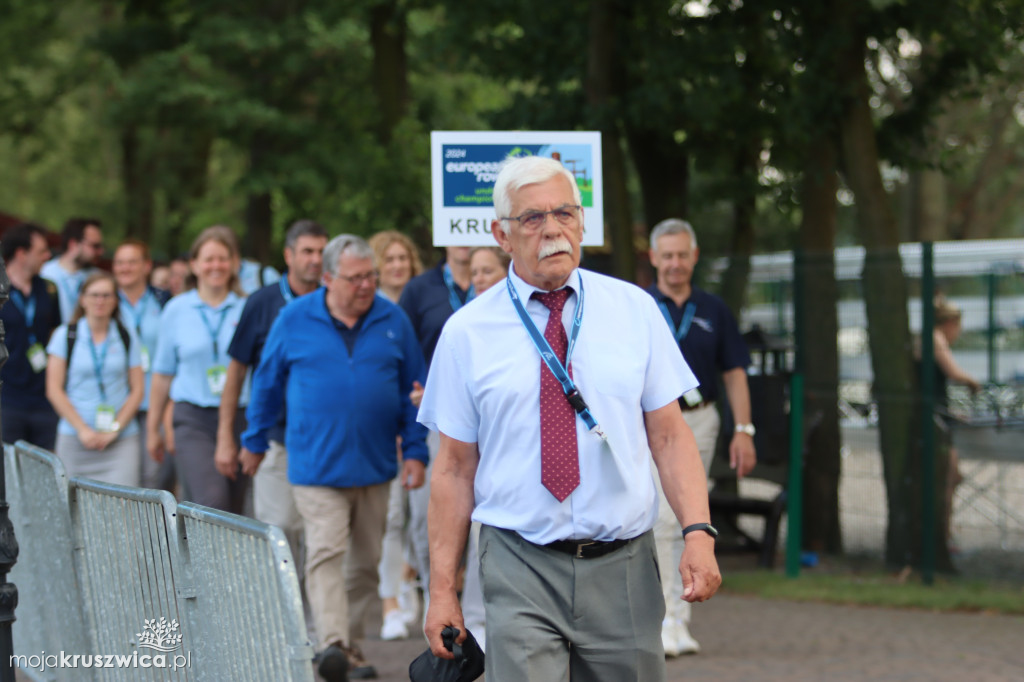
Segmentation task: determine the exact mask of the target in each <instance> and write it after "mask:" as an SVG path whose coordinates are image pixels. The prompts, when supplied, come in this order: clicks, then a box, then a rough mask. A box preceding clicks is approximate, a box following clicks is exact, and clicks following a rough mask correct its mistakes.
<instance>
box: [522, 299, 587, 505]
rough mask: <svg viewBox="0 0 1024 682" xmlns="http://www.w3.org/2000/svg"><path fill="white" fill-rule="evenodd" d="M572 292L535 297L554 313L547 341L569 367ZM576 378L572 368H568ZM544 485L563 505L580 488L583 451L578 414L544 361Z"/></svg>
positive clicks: (545, 330)
mask: <svg viewBox="0 0 1024 682" xmlns="http://www.w3.org/2000/svg"><path fill="white" fill-rule="evenodd" d="M570 293H571V290H570V289H569V288H568V287H566V288H565V289H559V290H558V291H549V292H546V293H540V292H534V294H533V297H534V298H536V299H537V300H538V301H540V302H541V303H543V304H544V305H545V306H547V308H548V309H549V310H550V311H551V315H550V317H548V325H547V327H545V328H544V338H545V339H547V342H548V343H549V344H551V350H553V351H554V352H555V355H556V356H557V357H558V359H559V361H561V362H562V363H563V364H565V353H566V349H567V348H568V346H569V340H568V339H567V338H566V336H565V327H564V326H563V325H562V308H564V307H565V302H566V301H567V300H568V299H569V294H570ZM568 372H569V376H572V368H571V367H570V368H568ZM540 482H541V483H543V484H544V487H545V488H547V489H548V490H550V491H551V494H552V495H554V496H555V497H556V498H557V499H558V501H559V502H562V501H564V500H565V498H567V497H569V493H571V492H572V491H573V490H575V489H576V487H577V486H578V485H579V484H580V462H579V448H578V446H577V444H576V410H574V409H573V408H572V405H570V404H569V401H568V400H566V399H565V391H563V390H562V385H561V384H560V383H558V379H556V378H555V375H554V374H552V373H551V370H550V369H548V366H547V365H546V364H545V363H544V360H543V359H542V360H541V361H540Z"/></svg>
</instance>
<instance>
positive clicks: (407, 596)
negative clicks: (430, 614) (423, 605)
mask: <svg viewBox="0 0 1024 682" xmlns="http://www.w3.org/2000/svg"><path fill="white" fill-rule="evenodd" d="M420 601H421V600H420V584H419V581H418V580H403V581H402V584H401V585H400V586H399V587H398V612H399V613H401V614H402V618H403V619H404V620H405V625H406V627H411V626H413V625H416V624H417V623H419V622H420Z"/></svg>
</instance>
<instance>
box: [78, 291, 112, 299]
mask: <svg viewBox="0 0 1024 682" xmlns="http://www.w3.org/2000/svg"><path fill="white" fill-rule="evenodd" d="M115 295H116V294H111V293H107V292H105V291H90V292H89V293H87V294H85V297H86V298H91V299H92V300H94V301H109V300H110V299H112V298H114V296H115Z"/></svg>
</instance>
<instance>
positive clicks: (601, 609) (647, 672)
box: [480, 526, 665, 682]
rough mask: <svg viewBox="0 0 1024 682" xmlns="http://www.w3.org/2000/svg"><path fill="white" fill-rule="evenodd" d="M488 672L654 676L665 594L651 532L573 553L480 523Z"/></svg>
mask: <svg viewBox="0 0 1024 682" xmlns="http://www.w3.org/2000/svg"><path fill="white" fill-rule="evenodd" d="M480 580H481V582H482V583H483V591H484V604H485V608H486V611H487V652H486V655H487V682H506V681H507V682H521V681H522V680H544V681H545V682H549V681H550V682H559V681H564V680H573V682H584V681H585V682H589V681H590V680H600V681H607V682H629V681H631V680H633V681H635V682H663V681H664V680H665V651H664V649H663V648H662V645H661V620H662V618H663V617H664V615H665V600H664V598H663V597H662V594H661V580H660V577H659V573H658V560H657V554H656V551H655V548H654V538H653V535H652V533H650V532H648V533H644V534H643V535H641V536H640V537H639V538H637V539H636V540H634V541H633V542H631V543H629V544H628V545H626V546H625V547H622V548H620V549H618V550H616V551H614V552H612V553H611V554H606V555H605V556H603V557H597V558H594V559H577V558H575V557H573V556H571V555H569V554H564V553H562V552H556V551H554V550H550V549H545V548H543V547H539V546H537V545H534V544H532V543H529V542H527V541H526V540H524V539H523V538H522V537H521V536H520V535H519V534H518V533H515V532H513V531H509V530H503V529H500V528H494V527H493V526H483V527H482V528H481V530H480Z"/></svg>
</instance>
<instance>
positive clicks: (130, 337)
mask: <svg viewBox="0 0 1024 682" xmlns="http://www.w3.org/2000/svg"><path fill="white" fill-rule="evenodd" d="M46 350H47V353H48V354H49V362H48V363H47V366H46V397H47V398H48V399H49V400H50V403H51V404H52V405H53V409H54V410H56V412H57V414H58V415H60V418H61V419H60V424H59V426H58V427H57V445H56V454H57V456H58V457H60V459H61V461H62V462H63V463H64V467H65V468H66V469H67V472H68V474H69V475H71V476H84V477H87V478H93V479H96V480H98V481H105V482H107V483H117V484H120V485H128V486H137V485H139V474H140V472H139V455H138V453H139V448H140V444H139V426H138V424H137V423H136V421H135V414H136V412H138V409H139V404H140V403H141V402H142V397H143V393H144V392H145V378H144V376H143V373H142V356H141V345H140V343H139V340H138V337H136V336H135V334H134V332H133V331H132V330H131V329H130V328H128V327H126V326H125V325H123V324H122V323H121V321H120V318H119V311H118V300H117V283H116V282H115V281H114V276H113V275H111V274H110V273H109V272H94V273H93V274H91V275H89V277H87V278H86V280H85V282H84V283H83V284H82V289H81V291H80V293H79V296H78V303H77V304H76V306H75V309H74V312H73V313H72V316H71V320H70V321H69V323H68V324H67V325H62V326H60V327H58V328H57V330H56V331H55V332H54V333H53V336H52V337H50V343H49V345H48V346H47V349H46Z"/></svg>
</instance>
